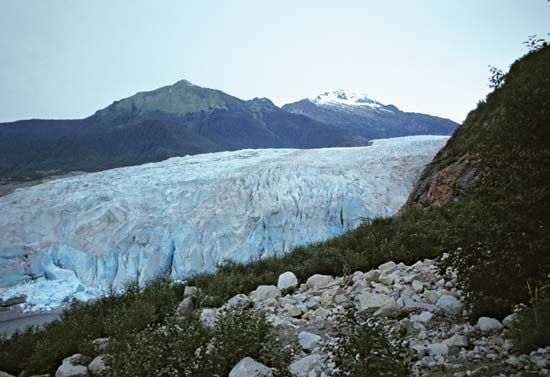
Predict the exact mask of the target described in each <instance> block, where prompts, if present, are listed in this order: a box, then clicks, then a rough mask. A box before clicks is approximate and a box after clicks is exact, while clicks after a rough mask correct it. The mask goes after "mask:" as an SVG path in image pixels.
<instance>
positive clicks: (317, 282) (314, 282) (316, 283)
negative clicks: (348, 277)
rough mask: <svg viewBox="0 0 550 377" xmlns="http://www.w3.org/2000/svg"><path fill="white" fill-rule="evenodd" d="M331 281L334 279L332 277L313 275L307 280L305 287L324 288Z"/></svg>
mask: <svg viewBox="0 0 550 377" xmlns="http://www.w3.org/2000/svg"><path fill="white" fill-rule="evenodd" d="M333 280H334V278H333V277H332V276H329V275H319V274H315V275H312V276H310V277H309V278H308V279H307V281H306V287H308V288H310V289H319V288H325V287H326V286H328V285H329V284H330V283H332V282H333Z"/></svg>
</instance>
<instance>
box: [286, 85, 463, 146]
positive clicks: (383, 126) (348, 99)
mask: <svg viewBox="0 0 550 377" xmlns="http://www.w3.org/2000/svg"><path fill="white" fill-rule="evenodd" d="M283 109H284V110H287V111H289V112H291V113H294V114H302V115H306V116H308V117H310V118H313V119H315V120H318V121H320V122H323V123H327V124H331V125H334V126H336V127H338V128H340V129H342V130H345V131H348V132H352V133H353V134H354V135H358V136H361V137H365V138H367V139H373V138H385V137H396V136H406V135H450V134H452V133H453V131H454V130H455V129H456V127H458V124H456V123H455V122H453V121H451V120H449V119H444V118H439V117H435V116H431V115H426V114H419V113H407V112H403V111H401V110H399V109H398V108H397V107H395V106H393V105H383V104H381V103H380V102H377V101H375V100H373V99H370V98H369V97H368V96H367V95H365V94H355V93H346V92H345V91H343V90H337V91H334V92H326V93H323V94H320V95H319V96H317V97H314V98H306V99H303V100H300V101H298V102H294V103H289V104H287V105H284V106H283Z"/></svg>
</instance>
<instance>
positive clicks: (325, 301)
mask: <svg viewBox="0 0 550 377" xmlns="http://www.w3.org/2000/svg"><path fill="white" fill-rule="evenodd" d="M342 292H343V291H342V288H340V287H334V288H331V289H329V290H326V291H324V292H323V294H322V295H321V298H320V303H321V305H322V306H329V305H331V304H332V303H333V302H334V298H335V297H336V295H338V294H340V293H342Z"/></svg>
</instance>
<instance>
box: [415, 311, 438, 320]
mask: <svg viewBox="0 0 550 377" xmlns="http://www.w3.org/2000/svg"><path fill="white" fill-rule="evenodd" d="M433 316H434V315H433V314H432V313H431V312H429V311H427V310H424V311H423V312H422V313H420V314H414V315H412V316H411V322H421V323H426V322H429V321H430V319H432V317H433Z"/></svg>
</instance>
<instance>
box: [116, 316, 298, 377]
mask: <svg viewBox="0 0 550 377" xmlns="http://www.w3.org/2000/svg"><path fill="white" fill-rule="evenodd" d="M109 353H110V357H109V360H108V365H109V366H110V369H109V372H108V374H107V375H108V376H109V377H110V376H112V377H125V376H127V377H140V376H143V377H148V376H160V377H162V376H189V377H191V376H193V377H211V376H220V377H221V376H227V375H228V373H229V371H230V370H231V369H232V368H233V366H235V364H237V363H238V362H239V361H240V360H241V359H243V358H244V357H247V356H248V357H252V358H254V359H255V360H258V361H260V362H262V363H264V364H266V365H268V366H271V367H273V368H274V372H275V376H289V372H288V364H289V362H290V353H289V352H287V351H285V350H284V349H283V348H282V346H281V344H279V342H278V340H277V338H276V337H275V336H274V334H273V329H272V328H271V326H270V325H269V323H267V321H266V319H265V315H264V314H262V313H256V312H254V311H252V310H242V309H234V310H230V311H227V312H225V313H223V314H221V315H220V316H219V318H218V321H217V323H216V326H215V327H214V329H212V330H209V329H206V328H205V327H204V326H203V325H202V324H201V322H200V320H199V319H198V317H197V316H196V315H195V316H191V317H189V318H186V319H183V318H181V317H169V318H167V319H166V321H164V322H163V323H161V324H155V325H151V326H149V327H147V328H146V329H144V330H142V331H140V332H138V333H127V334H125V335H124V336H122V337H119V338H117V339H116V340H115V341H114V342H113V343H112V345H111V346H110V349H109Z"/></svg>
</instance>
